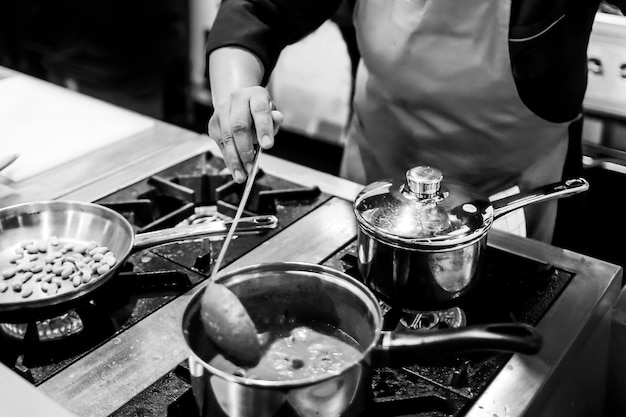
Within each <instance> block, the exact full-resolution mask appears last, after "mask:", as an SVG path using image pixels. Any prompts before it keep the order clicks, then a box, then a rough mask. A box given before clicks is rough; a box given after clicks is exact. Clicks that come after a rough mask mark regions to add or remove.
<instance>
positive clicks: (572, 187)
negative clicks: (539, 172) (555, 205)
mask: <svg viewBox="0 0 626 417" xmlns="http://www.w3.org/2000/svg"><path fill="white" fill-rule="evenodd" d="M588 189H589V182H587V180H586V179H584V178H572V179H568V180H565V181H562V182H555V183H553V184H549V185H545V186H543V187H539V188H536V189H534V190H531V191H527V192H522V193H519V194H515V195H512V196H509V197H505V198H500V199H498V200H494V201H492V205H493V218H494V219H497V218H499V217H502V216H504V215H505V214H507V213H509V212H511V211H513V210H517V209H518V208H521V207H524V206H528V205H530V204H536V203H541V202H544V201H549V200H555V199H558V198H563V197H569V196H572V195H574V194H578V193H581V192H583V191H587V190H588Z"/></svg>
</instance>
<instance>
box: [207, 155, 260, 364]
mask: <svg viewBox="0 0 626 417" xmlns="http://www.w3.org/2000/svg"><path fill="white" fill-rule="evenodd" d="M260 155H261V147H259V148H258V150H257V153H256V156H255V159H254V164H253V166H252V169H251V171H250V172H249V173H248V180H247V182H246V185H245V188H244V191H243V195H242V196H241V201H240V203H239V206H238V207H237V211H236V213H235V217H234V218H233V221H232V223H231V226H230V229H229V230H228V233H227V235H226V238H225V239H224V244H223V245H222V249H221V250H220V253H219V255H218V257H217V260H216V261H215V265H214V266H213V270H212V272H211V276H210V277H209V284H208V285H207V286H206V289H205V290H204V294H203V296H202V301H201V304H200V313H201V317H202V323H203V326H204V329H205V331H206V333H207V335H208V336H209V338H210V339H211V340H212V341H213V343H215V345H216V346H217V347H218V348H219V349H220V350H221V351H222V352H223V353H224V355H225V356H226V357H228V358H229V359H232V360H233V362H235V363H237V364H238V365H255V364H256V363H258V362H259V360H260V359H261V344H260V342H259V339H258V337H257V330H256V326H255V325H254V322H253V321H252V319H251V318H250V316H249V314H248V311H247V310H246V308H245V307H244V306H243V305H242V304H241V301H240V300H239V298H237V296H236V295H235V294H233V292H232V291H230V290H229V289H228V288H227V287H226V286H225V285H222V284H219V283H216V282H215V278H216V276H217V274H218V272H219V269H220V265H221V263H222V261H223V260H224V255H225V254H226V250H227V249H228V245H229V244H230V241H231V240H232V238H233V234H234V231H235V230H236V227H237V223H238V222H239V219H240V218H241V214H242V212H243V210H244V207H245V205H246V202H247V200H248V197H249V195H250V191H251V189H252V185H253V183H254V179H255V177H256V174H257V171H258V169H259V156H260Z"/></svg>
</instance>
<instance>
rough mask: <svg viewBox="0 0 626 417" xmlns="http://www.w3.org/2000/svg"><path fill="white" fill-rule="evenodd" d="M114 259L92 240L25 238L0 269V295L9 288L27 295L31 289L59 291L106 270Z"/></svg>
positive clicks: (21, 294)
mask: <svg viewBox="0 0 626 417" xmlns="http://www.w3.org/2000/svg"><path fill="white" fill-rule="evenodd" d="M116 262H117V260H116V259H115V255H114V254H113V252H112V251H111V250H110V249H109V248H107V247H106V246H102V245H99V244H98V243H96V242H88V243H85V242H63V241H61V240H60V239H59V238H57V237H56V236H52V237H50V238H49V239H46V240H35V241H25V242H22V243H20V244H19V245H18V246H17V248H16V249H15V254H14V255H12V256H11V257H10V258H9V263H10V266H9V267H8V268H3V269H2V272H0V278H2V279H0V295H1V294H3V293H7V292H8V291H9V289H11V290H12V292H14V293H19V295H20V296H21V298H28V297H30V296H32V295H33V293H34V292H39V291H40V292H42V293H45V294H47V295H48V296H51V295H55V294H59V293H60V292H62V291H67V290H70V289H72V288H76V287H79V286H80V285H83V284H87V283H88V282H90V281H91V280H93V279H97V278H98V277H100V276H102V275H104V274H106V273H107V272H108V271H109V270H111V268H112V267H113V266H114V265H115V263H116Z"/></svg>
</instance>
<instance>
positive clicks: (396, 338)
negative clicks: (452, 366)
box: [372, 323, 542, 365]
mask: <svg viewBox="0 0 626 417" xmlns="http://www.w3.org/2000/svg"><path fill="white" fill-rule="evenodd" d="M541 346H542V337H541V334H540V333H539V332H538V331H537V330H536V329H535V328H534V327H533V326H530V325H528V324H524V323H493V324H485V325H477V326H468V327H463V328H457V329H439V330H434V331H433V330H399V331H398V330H396V331H384V332H382V334H381V338H380V340H379V343H378V346H377V347H376V348H375V349H374V352H373V356H372V357H373V359H374V360H375V361H376V363H377V365H378V364H381V363H382V364H385V363H394V364H397V363H411V362H412V363H419V362H422V361H430V360H437V359H441V358H442V357H444V356H447V355H450V354H456V353H461V352H466V351H476V350H481V351H482V350H484V351H489V350H491V351H508V352H518V353H525V354H529V355H532V354H535V353H537V352H539V350H540V349H541Z"/></svg>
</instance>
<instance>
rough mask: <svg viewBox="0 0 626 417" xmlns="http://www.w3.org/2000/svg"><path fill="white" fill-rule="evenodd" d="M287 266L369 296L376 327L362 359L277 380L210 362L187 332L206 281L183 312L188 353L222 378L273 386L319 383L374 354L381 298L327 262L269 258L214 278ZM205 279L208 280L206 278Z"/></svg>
mask: <svg viewBox="0 0 626 417" xmlns="http://www.w3.org/2000/svg"><path fill="white" fill-rule="evenodd" d="M277 269H278V270H284V271H285V272H287V271H289V272H307V273H316V274H321V275H320V276H324V277H326V278H330V279H332V280H333V281H334V282H335V283H338V284H339V285H341V286H342V287H344V288H346V289H348V290H355V291H359V292H360V295H362V296H363V297H364V300H367V304H368V306H369V308H370V311H372V313H374V315H375V317H376V326H375V328H374V329H373V332H374V336H373V337H372V340H371V342H370V343H369V345H367V346H366V347H365V349H363V350H362V351H361V355H360V357H359V360H357V361H352V362H345V363H344V364H343V365H342V366H341V368H340V369H339V370H337V371H334V372H325V373H323V374H320V375H315V376H311V377H308V378H302V379H294V380H284V381H275V380H262V379H254V378H247V377H244V376H238V375H234V374H232V373H230V372H227V371H224V370H222V369H219V368H217V367H215V366H213V365H211V364H210V363H207V362H206V361H205V360H204V359H202V358H200V356H199V355H198V354H197V353H196V352H195V351H194V349H193V348H192V347H191V346H190V343H189V337H188V336H187V335H188V331H187V329H188V327H189V326H188V325H187V322H188V321H189V318H190V317H191V316H193V315H194V314H197V310H198V309H199V307H200V299H201V297H202V294H203V292H204V290H205V289H206V286H207V285H204V286H203V287H202V288H199V289H198V291H196V293H195V294H193V295H192V297H191V299H190V300H189V302H188V304H187V307H186V308H185V310H184V312H183V318H182V327H181V329H182V333H183V339H184V340H185V344H186V346H187V349H188V350H189V354H190V356H191V357H193V360H194V361H196V362H198V363H199V364H201V365H202V367H203V368H204V370H206V371H208V372H210V373H211V374H213V375H216V376H218V377H220V378H223V379H225V380H227V381H230V382H235V383H237V384H240V385H245V386H249V387H254V388H271V389H281V388H293V387H303V386H308V385H313V384H318V383H320V382H323V381H327V380H330V379H332V378H335V377H337V376H340V375H342V374H345V373H346V372H347V371H349V370H350V369H351V368H353V367H356V366H359V365H360V363H361V362H362V361H363V360H367V358H369V357H370V356H371V353H372V351H373V350H374V349H375V348H376V347H377V346H378V345H379V344H380V339H381V335H382V325H383V313H382V310H381V308H380V305H379V304H378V301H377V299H376V297H375V296H374V294H373V293H372V291H371V290H370V289H369V288H367V287H366V286H365V285H364V284H362V283H361V282H359V281H358V280H357V279H355V278H352V277H351V276H349V275H347V274H345V273H343V272H341V271H339V270H337V269H334V268H331V267H328V266H324V265H319V264H313V263H306V262H266V263H259V264H253V265H248V266H244V267H241V268H238V269H235V270H233V271H229V272H228V273H226V274H225V275H220V276H219V277H217V278H216V280H215V282H219V283H220V284H223V285H226V286H227V287H228V284H229V283H230V284H231V285H232V284H236V283H238V282H242V281H243V280H245V279H244V278H245V277H242V276H243V275H245V274H247V273H250V272H259V271H263V270H268V271H270V270H271V271H274V272H275V271H277ZM205 283H206V281H205Z"/></svg>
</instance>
